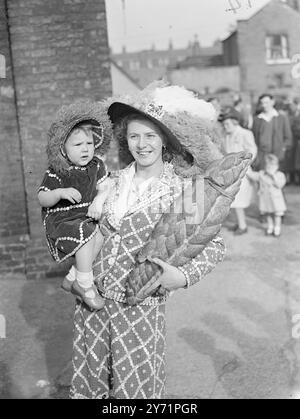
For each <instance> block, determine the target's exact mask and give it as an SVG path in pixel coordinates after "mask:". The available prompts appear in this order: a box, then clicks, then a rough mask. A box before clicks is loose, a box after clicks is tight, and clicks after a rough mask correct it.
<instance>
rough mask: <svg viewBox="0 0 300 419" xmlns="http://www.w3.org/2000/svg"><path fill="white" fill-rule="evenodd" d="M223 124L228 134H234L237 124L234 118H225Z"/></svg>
mask: <svg viewBox="0 0 300 419" xmlns="http://www.w3.org/2000/svg"><path fill="white" fill-rule="evenodd" d="M223 126H224V129H225V132H226V134H232V133H233V132H234V131H235V129H236V127H237V124H236V123H235V121H233V120H232V119H225V121H224V122H223Z"/></svg>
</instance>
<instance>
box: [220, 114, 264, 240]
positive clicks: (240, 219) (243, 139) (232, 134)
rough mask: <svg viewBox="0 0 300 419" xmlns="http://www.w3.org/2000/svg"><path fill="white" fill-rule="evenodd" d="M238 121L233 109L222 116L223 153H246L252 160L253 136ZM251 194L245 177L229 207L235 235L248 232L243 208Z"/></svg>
mask: <svg viewBox="0 0 300 419" xmlns="http://www.w3.org/2000/svg"><path fill="white" fill-rule="evenodd" d="M239 119H240V114H239V112H237V111H236V110H235V109H229V110H228V111H227V112H226V113H225V114H224V115H223V126H224V130H225V133H226V135H225V139H224V143H223V148H224V151H225V153H238V152H240V151H248V152H250V153H251V154H252V156H253V160H254V159H255V157H256V154H257V147H256V144H255V140H254V136H253V134H252V132H251V131H249V130H248V129H245V128H242V127H241V126H240V122H239ZM252 192H253V188H252V185H251V182H250V181H249V179H247V177H245V178H244V179H243V180H242V184H241V188H240V191H239V193H238V194H237V195H236V197H235V200H234V202H233V204H232V206H231V208H234V209H235V213H236V217H237V224H236V225H235V226H234V228H233V230H234V234H235V235H242V234H245V233H247V231H248V227H247V222H246V216H245V208H248V207H249V205H250V203H251V199H252Z"/></svg>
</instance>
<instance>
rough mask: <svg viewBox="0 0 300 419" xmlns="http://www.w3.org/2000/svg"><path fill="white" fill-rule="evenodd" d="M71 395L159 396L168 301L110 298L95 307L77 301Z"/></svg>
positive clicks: (156, 397)
mask: <svg viewBox="0 0 300 419" xmlns="http://www.w3.org/2000/svg"><path fill="white" fill-rule="evenodd" d="M74 325H75V329H74V341H73V368H74V374H73V380H72V386H71V393H70V397H71V398H73V399H78V398H84V399H99V398H116V399H160V398H163V397H164V391H165V343H166V327H165V304H160V305H158V306H147V305H138V306H128V305H125V304H123V303H118V302H116V301H113V300H106V304H105V307H104V308H103V309H102V310H100V311H96V312H91V311H89V310H88V309H87V308H85V306H83V305H82V304H81V303H77V306H76V309H75V318H74Z"/></svg>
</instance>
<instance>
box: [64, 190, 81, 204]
mask: <svg viewBox="0 0 300 419" xmlns="http://www.w3.org/2000/svg"><path fill="white" fill-rule="evenodd" d="M81 198H82V197H81V193H80V192H79V191H77V189H75V188H61V189H60V199H66V200H67V201H70V202H72V204H75V203H76V202H77V203H79V202H80V201H81Z"/></svg>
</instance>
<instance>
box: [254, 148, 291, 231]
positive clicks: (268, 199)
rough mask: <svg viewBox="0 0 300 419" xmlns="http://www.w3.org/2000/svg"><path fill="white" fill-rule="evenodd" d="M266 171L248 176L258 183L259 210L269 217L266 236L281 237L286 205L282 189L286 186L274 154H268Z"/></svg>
mask: <svg viewBox="0 0 300 419" xmlns="http://www.w3.org/2000/svg"><path fill="white" fill-rule="evenodd" d="M264 162H265V167H264V170H261V171H259V172H253V171H250V172H249V173H247V176H248V177H249V179H251V180H252V181H255V182H257V183H258V199H259V210H260V212H261V214H262V215H265V216H266V217H267V229H266V235H267V236H271V235H274V236H275V237H279V236H280V234H281V223H282V217H283V215H284V213H285V212H286V209H287V208H286V203H285V199H284V196H283V192H282V189H283V187H284V186H285V184H286V177H285V175H284V173H282V172H280V171H279V160H278V158H277V157H276V156H275V155H274V154H267V155H266V156H265V159H264Z"/></svg>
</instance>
